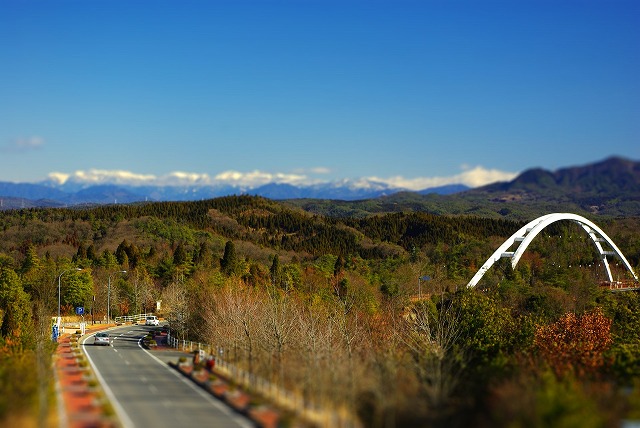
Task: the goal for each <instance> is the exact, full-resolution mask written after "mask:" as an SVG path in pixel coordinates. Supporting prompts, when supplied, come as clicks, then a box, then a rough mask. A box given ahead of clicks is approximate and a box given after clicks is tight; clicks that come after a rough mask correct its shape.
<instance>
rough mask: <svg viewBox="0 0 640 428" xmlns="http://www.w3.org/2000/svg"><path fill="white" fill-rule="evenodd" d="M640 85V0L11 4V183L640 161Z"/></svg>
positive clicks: (5, 177)
mask: <svg viewBox="0 0 640 428" xmlns="http://www.w3.org/2000/svg"><path fill="white" fill-rule="evenodd" d="M638 76H640V2H638V1H637V0H629V1H622V0H608V1H604V0H603V1H588V0H579V1H578V0H575V1H572V0H565V1H555V0H554V1H542V0H540V1H529V0H517V1H514V0H508V1H507V0H505V1H492V0H483V1H457V0H451V1H444V0H443V1H429V0H423V1H405V0H396V1H376V0H367V1H355V0H342V1H319V0H317V1H316V0H297V1H294V0H289V1H287V0H280V1H270V0H262V1H243V0H236V1H232V0H227V1H205V0H202V1H190V0H186V1H185V0H181V1H162V0H154V1H136V0H126V1H120V0H77V1H53V0H51V1H28V0H21V1H18V0H0V181H14V182H37V181H41V180H44V179H46V178H48V177H57V178H59V179H61V180H62V179H65V178H66V177H68V176H73V177H76V178H79V179H86V180H109V179H119V180H123V181H126V180H130V181H135V180H139V181H145V180H146V181H159V180H160V181H161V180H171V179H173V180H177V179H180V180H184V181H190V180H193V181H199V182H201V183H204V182H208V181H215V180H231V181H233V180H236V181H237V182H242V181H246V182H251V180H254V181H255V180H258V181H260V180H262V181H281V182H312V181H316V180H320V181H333V180H340V179H354V180H355V179H358V178H377V179H379V180H381V181H386V182H391V183H395V184H397V185H405V186H407V187H414V188H422V187H429V186H431V185H438V184H446V183H449V182H454V181H465V182H467V184H470V185H479V184H484V182H487V181H494V180H498V179H507V178H510V177H512V176H513V174H514V173H517V172H521V171H523V170H525V169H528V168H531V167H542V168H546V169H551V170H554V169H557V168H561V167H565V166H574V165H583V164H587V163H591V162H595V161H599V160H602V159H604V158H606V157H609V156H612V155H617V156H623V157H627V158H630V159H634V160H638V159H640V78H639V77H638ZM54 173H55V174H54ZM52 174H53V175H52Z"/></svg>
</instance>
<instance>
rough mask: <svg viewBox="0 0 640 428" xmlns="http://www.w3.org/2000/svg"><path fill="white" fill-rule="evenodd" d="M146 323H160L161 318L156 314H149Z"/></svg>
mask: <svg viewBox="0 0 640 428" xmlns="http://www.w3.org/2000/svg"><path fill="white" fill-rule="evenodd" d="M144 325H160V320H158V317H156V316H153V315H152V316H148V317H147V318H146V320H145V322H144Z"/></svg>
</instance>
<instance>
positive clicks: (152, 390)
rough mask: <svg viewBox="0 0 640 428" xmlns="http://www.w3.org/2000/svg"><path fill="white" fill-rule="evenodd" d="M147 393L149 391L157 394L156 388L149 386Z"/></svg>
mask: <svg viewBox="0 0 640 428" xmlns="http://www.w3.org/2000/svg"><path fill="white" fill-rule="evenodd" d="M149 391H151V393H152V394H157V393H158V388H156V387H155V385H149Z"/></svg>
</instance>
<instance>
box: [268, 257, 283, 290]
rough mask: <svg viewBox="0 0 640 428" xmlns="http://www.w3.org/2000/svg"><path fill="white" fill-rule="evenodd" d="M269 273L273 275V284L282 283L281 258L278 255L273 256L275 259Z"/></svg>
mask: <svg viewBox="0 0 640 428" xmlns="http://www.w3.org/2000/svg"><path fill="white" fill-rule="evenodd" d="M269 274H270V275H271V284H272V285H279V283H280V258H279V257H278V255H277V254H276V255H274V256H273V261H272V262H271V268H270V269H269Z"/></svg>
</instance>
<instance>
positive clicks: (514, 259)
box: [467, 213, 638, 287]
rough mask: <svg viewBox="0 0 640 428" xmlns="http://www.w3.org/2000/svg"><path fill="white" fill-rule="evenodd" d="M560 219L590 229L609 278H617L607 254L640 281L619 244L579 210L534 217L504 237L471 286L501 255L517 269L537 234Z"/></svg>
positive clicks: (470, 283)
mask: <svg viewBox="0 0 640 428" xmlns="http://www.w3.org/2000/svg"><path fill="white" fill-rule="evenodd" d="M560 220H571V221H574V222H576V223H578V224H579V225H580V226H581V227H582V229H584V230H585V232H587V234H588V235H589V238H591V241H592V242H593V244H594V245H595V247H596V250H598V254H599V256H600V260H602V263H603V265H604V268H605V271H606V274H607V278H608V279H609V281H610V282H613V276H612V275H611V268H610V267H609V261H608V260H607V256H616V257H618V259H620V261H622V264H623V265H624V266H625V267H626V268H627V270H628V271H629V272H630V273H631V275H632V276H633V278H634V279H635V280H636V281H638V276H637V275H636V274H635V272H634V271H633V269H632V268H631V265H630V264H629V262H628V261H627V259H626V258H625V257H624V254H622V252H621V251H620V250H619V249H618V247H617V246H616V244H615V243H614V242H613V241H612V240H611V238H609V237H608V236H607V234H606V233H604V232H603V231H602V230H601V229H600V228H599V227H598V226H596V225H595V224H594V223H592V222H591V221H589V220H587V219H586V218H584V217H581V216H579V215H576V214H571V213H553V214H547V215H543V216H542V217H538V218H537V219H535V220H533V221H530V222H529V223H527V224H526V225H524V226H522V227H521V228H520V229H519V230H518V231H516V233H514V234H513V235H511V237H510V238H509V239H507V240H506V241H504V243H503V244H502V245H500V246H499V247H498V249H497V250H496V251H494V253H493V254H492V255H491V256H490V257H489V258H488V259H487V261H486V262H484V264H483V265H482V266H481V267H480V269H479V270H478V272H476V274H475V275H474V276H473V278H471V281H469V283H468V284H467V287H475V286H476V285H477V284H478V282H480V279H482V277H483V276H484V274H485V273H486V272H487V270H489V268H490V267H491V266H493V264H494V263H495V262H497V261H498V260H500V259H501V258H510V259H511V267H512V268H514V269H515V267H516V265H517V264H518V261H519V260H520V258H521V257H522V254H523V253H524V251H525V250H526V249H527V247H528V246H529V244H530V243H531V241H532V240H533V238H535V237H536V236H537V235H538V234H539V233H540V232H541V231H542V230H543V229H544V228H545V227H547V226H549V225H550V224H551V223H555V222H556V221H560ZM603 243H606V244H607V245H608V246H609V247H608V249H605V248H603V246H602V244H603ZM514 244H517V245H518V246H517V248H516V249H515V251H508V250H509V249H510V248H511V247H512V246H513V245H514Z"/></svg>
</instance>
